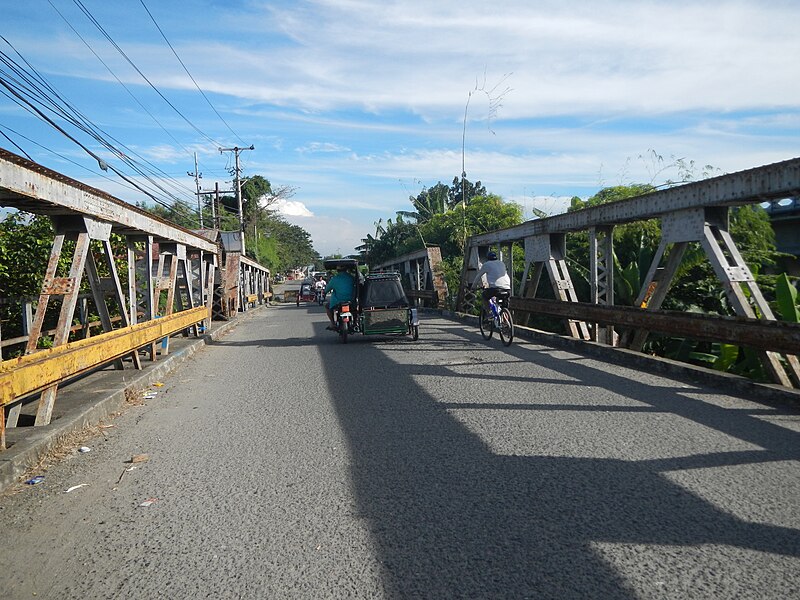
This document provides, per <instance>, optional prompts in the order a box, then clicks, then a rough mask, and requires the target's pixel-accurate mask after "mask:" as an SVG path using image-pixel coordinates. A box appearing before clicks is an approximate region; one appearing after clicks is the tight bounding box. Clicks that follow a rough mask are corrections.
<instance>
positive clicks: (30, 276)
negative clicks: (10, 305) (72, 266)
mask: <svg viewBox="0 0 800 600" xmlns="http://www.w3.org/2000/svg"><path fill="white" fill-rule="evenodd" d="M52 247H53V226H52V225H51V223H50V219H49V218H48V217H45V216H39V215H30V214H27V213H22V212H18V213H11V214H9V215H7V216H6V217H5V219H3V220H2V221H0V297H8V296H14V297H21V296H26V297H27V296H38V295H39V292H40V291H41V285H42V279H43V278H44V273H45V269H46V268H47V262H48V261H49V259H50V251H51V249H52Z"/></svg>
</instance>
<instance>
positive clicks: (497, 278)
mask: <svg viewBox="0 0 800 600" xmlns="http://www.w3.org/2000/svg"><path fill="white" fill-rule="evenodd" d="M486 258H487V259H488V260H487V261H486V262H485V263H483V266H481V268H480V270H479V271H478V274H477V275H475V279H474V280H473V281H472V285H470V286H469V289H470V290H471V289H473V288H475V287H477V285H478V281H480V279H481V277H483V276H484V275H486V283H487V284H488V286H487V287H486V288H485V289H484V290H483V308H484V310H485V311H486V314H491V312H490V311H489V298H491V297H492V296H496V295H497V294H498V292H500V291H506V292H510V291H511V278H510V277H509V276H508V272H507V271H506V265H505V264H504V263H503V261H502V260H499V259H498V258H497V252H495V251H494V250H490V251H489V253H488V254H487V255H486Z"/></svg>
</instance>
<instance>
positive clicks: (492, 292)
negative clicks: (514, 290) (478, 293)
mask: <svg viewBox="0 0 800 600" xmlns="http://www.w3.org/2000/svg"><path fill="white" fill-rule="evenodd" d="M510 293H511V290H509V289H506V288H496V287H489V288H484V289H483V299H484V300H489V298H491V297H492V296H497V295H499V294H505V295H508V294H510Z"/></svg>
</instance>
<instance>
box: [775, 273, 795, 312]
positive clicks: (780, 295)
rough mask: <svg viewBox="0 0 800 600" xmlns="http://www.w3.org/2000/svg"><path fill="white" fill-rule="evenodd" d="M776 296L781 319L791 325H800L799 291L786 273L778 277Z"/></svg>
mask: <svg viewBox="0 0 800 600" xmlns="http://www.w3.org/2000/svg"><path fill="white" fill-rule="evenodd" d="M775 295H776V298H775V299H776V304H777V307H778V314H779V315H780V318H781V319H782V320H784V321H789V322H791V323H800V304H798V294H797V289H796V288H795V287H794V286H793V285H792V283H791V282H790V281H789V277H787V276H786V273H783V274H781V275H780V276H778V278H777V283H776V285H775Z"/></svg>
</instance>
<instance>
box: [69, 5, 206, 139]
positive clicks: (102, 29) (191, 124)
mask: <svg viewBox="0 0 800 600" xmlns="http://www.w3.org/2000/svg"><path fill="white" fill-rule="evenodd" d="M72 1H73V2H74V3H75V5H76V6H77V7H78V8H79V9H80V10H81V11H82V12H83V14H84V15H86V18H87V19H89V21H90V22H91V23H92V24H93V25H94V26H95V27H97V29H98V30H99V31H100V33H101V34H103V37H105V38H106V39H107V40H108V42H109V43H110V44H111V45H112V46H114V48H115V49H116V50H117V52H119V53H120V55H121V56H122V57H123V58H124V59H125V60H126V61H127V62H128V64H129V65H130V66H131V67H133V69H134V70H135V71H136V72H137V73H138V74H139V75H140V76H141V77H142V79H144V80H145V81H146V82H147V84H148V85H149V86H150V87H151V88H152V89H153V91H154V92H155V93H156V94H158V95H159V96H160V97H161V99H162V100H164V102H166V103H167V104H168V105H169V106H170V108H172V110H174V111H175V112H176V113H177V114H178V116H180V117H181V118H182V119H183V120H184V121H185V122H186V123H187V124H188V125H189V126H190V127H191V128H192V129H194V130H195V131H196V132H197V133H199V134H200V135H201V136H203V137H204V138H205V139H207V140H208V141H209V142H211V143H212V144H214V145H216V146H221V145H222V144H220V143H219V142H217V141H216V140H214V139H213V138H212V137H210V136H209V135H207V134H206V133H205V132H203V131H202V130H201V129H200V128H199V127H197V125H195V124H194V123H192V122H191V121H190V120H189V119H188V118H187V117H186V115H184V114H183V113H182V112H181V111H180V110H178V108H177V107H176V106H175V105H174V104H173V103H172V102H170V101H169V99H168V98H167V97H166V96H165V95H164V94H162V93H161V90H159V89H158V88H157V87H156V86H155V84H153V82H152V81H150V79H148V77H147V76H146V75H145V74H144V73H143V72H142V70H141V69H140V68H139V67H138V66H136V63H134V62H133V61H132V60H131V59H130V57H129V56H128V55H127V54H126V53H125V51H124V50H123V49H122V48H120V46H119V45H118V44H117V42H115V41H114V39H113V38H112V37H111V36H110V35H109V34H108V32H107V31H106V30H105V29H104V28H103V26H102V25H101V24H100V23H99V22H98V21H97V19H95V17H94V15H92V13H91V12H90V11H89V9H87V8H86V7H85V6H84V5H83V2H81V0H72Z"/></svg>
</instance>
